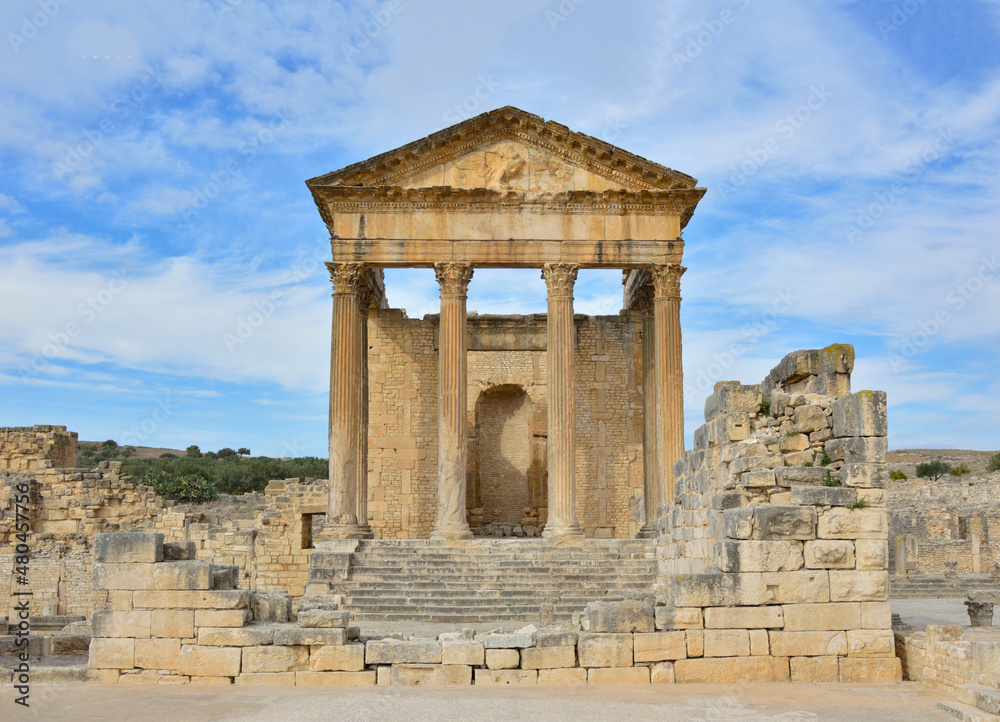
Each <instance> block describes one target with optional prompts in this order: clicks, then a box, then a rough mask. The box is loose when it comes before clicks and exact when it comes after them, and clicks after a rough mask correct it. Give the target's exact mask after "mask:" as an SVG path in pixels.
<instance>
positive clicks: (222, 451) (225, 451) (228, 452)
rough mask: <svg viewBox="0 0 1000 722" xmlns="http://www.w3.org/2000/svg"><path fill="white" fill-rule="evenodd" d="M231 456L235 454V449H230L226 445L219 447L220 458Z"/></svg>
mask: <svg viewBox="0 0 1000 722" xmlns="http://www.w3.org/2000/svg"><path fill="white" fill-rule="evenodd" d="M231 456H236V451H235V450H234V449H230V448H229V447H228V446H227V447H226V448H225V449H219V458H220V459H225V458H228V457H231Z"/></svg>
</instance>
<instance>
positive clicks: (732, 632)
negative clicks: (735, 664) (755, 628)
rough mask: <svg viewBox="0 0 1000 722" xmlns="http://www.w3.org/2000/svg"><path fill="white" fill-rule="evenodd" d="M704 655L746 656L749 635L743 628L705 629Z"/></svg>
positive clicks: (748, 647) (748, 646) (748, 653)
mask: <svg viewBox="0 0 1000 722" xmlns="http://www.w3.org/2000/svg"><path fill="white" fill-rule="evenodd" d="M703 654H704V656H705V657H748V656H749V655H750V635H749V633H748V632H747V630H745V629H706V630H705V649H704V652H703Z"/></svg>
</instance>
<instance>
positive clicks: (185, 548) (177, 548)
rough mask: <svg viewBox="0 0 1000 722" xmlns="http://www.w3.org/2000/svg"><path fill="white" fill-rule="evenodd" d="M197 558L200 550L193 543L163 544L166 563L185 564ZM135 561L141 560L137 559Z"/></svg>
mask: <svg viewBox="0 0 1000 722" xmlns="http://www.w3.org/2000/svg"><path fill="white" fill-rule="evenodd" d="M197 556H198V549H197V547H196V546H195V543H194V542H193V541H179V542H164V544H163V560H164V561H171V562H183V561H189V560H191V559H195V558H196V557H197ZM102 561H107V560H102ZM133 561H141V560H139V559H136V560H133Z"/></svg>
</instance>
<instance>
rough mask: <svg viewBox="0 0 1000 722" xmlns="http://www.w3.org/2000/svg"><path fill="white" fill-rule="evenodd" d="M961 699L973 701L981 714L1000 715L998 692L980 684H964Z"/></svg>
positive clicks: (999, 691)
mask: <svg viewBox="0 0 1000 722" xmlns="http://www.w3.org/2000/svg"><path fill="white" fill-rule="evenodd" d="M961 689H962V692H963V693H964V695H965V696H963V697H962V699H965V700H975V705H976V707H978V708H979V709H981V710H982V711H983V712H988V713H989V714H992V715H1000V690H997V689H993V688H992V687H986V686H984V685H980V684H964V685H962V687H961Z"/></svg>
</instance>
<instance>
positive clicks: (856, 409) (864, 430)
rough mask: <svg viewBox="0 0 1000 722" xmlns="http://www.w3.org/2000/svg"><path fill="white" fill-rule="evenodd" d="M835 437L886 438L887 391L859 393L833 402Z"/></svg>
mask: <svg viewBox="0 0 1000 722" xmlns="http://www.w3.org/2000/svg"><path fill="white" fill-rule="evenodd" d="M831 408H832V411H833V435H834V436H838V437H840V436H885V435H886V433H887V430H888V429H887V425H886V396H885V391H858V392H857V393H854V394H851V395H850V396H842V397H841V398H839V399H837V400H836V401H834V402H833V405H832V407H831Z"/></svg>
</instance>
